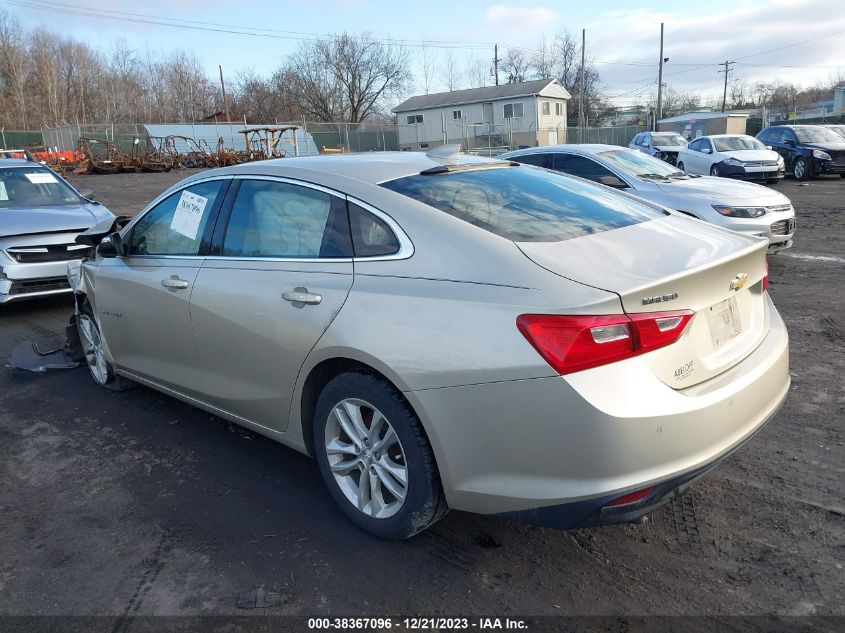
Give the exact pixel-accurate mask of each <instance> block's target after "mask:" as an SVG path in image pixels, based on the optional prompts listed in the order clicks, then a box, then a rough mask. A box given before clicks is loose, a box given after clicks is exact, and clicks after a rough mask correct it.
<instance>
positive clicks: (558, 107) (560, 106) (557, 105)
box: [555, 101, 563, 116]
mask: <svg viewBox="0 0 845 633" xmlns="http://www.w3.org/2000/svg"><path fill="white" fill-rule="evenodd" d="M555 116H563V104H562V103H560V102H559V101H558V102H557V103H555Z"/></svg>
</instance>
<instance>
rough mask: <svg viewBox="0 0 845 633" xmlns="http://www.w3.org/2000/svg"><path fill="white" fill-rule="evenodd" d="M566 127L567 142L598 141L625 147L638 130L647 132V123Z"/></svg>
mask: <svg viewBox="0 0 845 633" xmlns="http://www.w3.org/2000/svg"><path fill="white" fill-rule="evenodd" d="M581 131H582V128H579V127H578V126H575V127H568V128H566V142H567V143H600V144H603V145H621V146H622V147H625V146H627V145H628V143H630V142H631V140H633V138H634V137H635V136H636V135H637V134H639V133H640V132H648V131H649V127H648V126H647V125H617V126H613V127H585V128H583V138H582V135H581Z"/></svg>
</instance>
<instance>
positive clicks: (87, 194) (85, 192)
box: [79, 189, 94, 200]
mask: <svg viewBox="0 0 845 633" xmlns="http://www.w3.org/2000/svg"><path fill="white" fill-rule="evenodd" d="M79 195H80V196H82V197H83V198H85V199H86V200H93V199H94V190H93V189H80V190H79Z"/></svg>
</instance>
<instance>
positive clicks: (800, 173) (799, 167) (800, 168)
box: [794, 160, 807, 180]
mask: <svg viewBox="0 0 845 633" xmlns="http://www.w3.org/2000/svg"><path fill="white" fill-rule="evenodd" d="M806 168H807V166H806V165H805V164H804V161H803V160H798V161H796V163H795V169H794V171H795V177H796V178H797V179H798V180H801V179H803V178H804V172H805V170H806Z"/></svg>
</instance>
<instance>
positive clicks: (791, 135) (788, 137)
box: [783, 130, 798, 143]
mask: <svg viewBox="0 0 845 633" xmlns="http://www.w3.org/2000/svg"><path fill="white" fill-rule="evenodd" d="M783 140H784V141H792V142H793V143H797V142H798V137H797V136H795V132H793V131H792V130H784V131H783Z"/></svg>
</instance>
